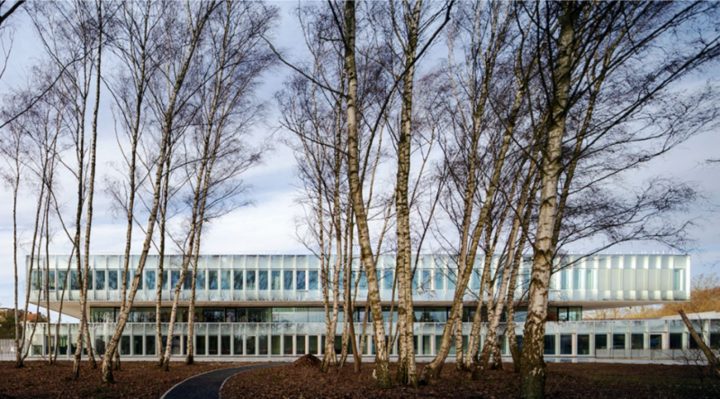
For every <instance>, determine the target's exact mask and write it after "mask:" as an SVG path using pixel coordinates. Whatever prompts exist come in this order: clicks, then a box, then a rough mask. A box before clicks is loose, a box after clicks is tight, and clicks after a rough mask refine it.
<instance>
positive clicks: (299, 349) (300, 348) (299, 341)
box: [295, 335, 307, 355]
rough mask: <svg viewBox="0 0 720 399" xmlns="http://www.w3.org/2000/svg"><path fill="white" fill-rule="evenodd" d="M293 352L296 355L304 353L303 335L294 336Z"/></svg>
mask: <svg viewBox="0 0 720 399" xmlns="http://www.w3.org/2000/svg"><path fill="white" fill-rule="evenodd" d="M295 353H296V354H298V355H304V354H305V353H307V352H305V336H304V335H298V336H296V337H295Z"/></svg>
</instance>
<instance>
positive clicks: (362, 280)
mask: <svg viewBox="0 0 720 399" xmlns="http://www.w3.org/2000/svg"><path fill="white" fill-rule="evenodd" d="M413 281H414V280H413ZM358 286H359V288H360V289H361V290H366V289H367V275H366V274H365V272H364V271H363V272H360V281H358Z"/></svg>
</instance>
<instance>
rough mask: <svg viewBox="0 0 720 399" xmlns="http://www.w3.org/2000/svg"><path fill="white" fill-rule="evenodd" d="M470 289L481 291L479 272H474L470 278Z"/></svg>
mask: <svg viewBox="0 0 720 399" xmlns="http://www.w3.org/2000/svg"><path fill="white" fill-rule="evenodd" d="M470 288H471V289H473V290H477V289H480V278H479V277H478V274H477V270H473V271H472V276H471V277H470Z"/></svg>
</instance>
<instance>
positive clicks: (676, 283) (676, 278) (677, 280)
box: [673, 269, 683, 291]
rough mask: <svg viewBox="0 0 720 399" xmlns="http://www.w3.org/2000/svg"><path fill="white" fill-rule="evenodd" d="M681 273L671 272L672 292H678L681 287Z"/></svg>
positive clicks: (679, 271)
mask: <svg viewBox="0 0 720 399" xmlns="http://www.w3.org/2000/svg"><path fill="white" fill-rule="evenodd" d="M682 280H683V271H682V270H681V269H676V270H673V290H675V291H679V290H681V289H682V287H683V281H682Z"/></svg>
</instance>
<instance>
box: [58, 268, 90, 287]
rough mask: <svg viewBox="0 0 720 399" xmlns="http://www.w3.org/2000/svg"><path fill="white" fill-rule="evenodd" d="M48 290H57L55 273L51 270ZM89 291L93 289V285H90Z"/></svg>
mask: <svg viewBox="0 0 720 399" xmlns="http://www.w3.org/2000/svg"><path fill="white" fill-rule="evenodd" d="M48 289H50V290H54V289H55V271H54V270H50V271H49V272H48ZM88 289H92V285H91V284H88Z"/></svg>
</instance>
